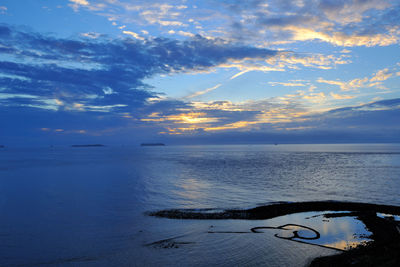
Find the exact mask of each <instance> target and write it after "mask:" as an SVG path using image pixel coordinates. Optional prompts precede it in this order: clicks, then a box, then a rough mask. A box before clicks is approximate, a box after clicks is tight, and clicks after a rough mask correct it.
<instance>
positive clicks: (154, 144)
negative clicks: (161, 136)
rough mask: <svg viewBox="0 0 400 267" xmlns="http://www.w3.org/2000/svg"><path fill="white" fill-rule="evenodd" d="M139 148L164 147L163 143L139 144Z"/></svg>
mask: <svg viewBox="0 0 400 267" xmlns="http://www.w3.org/2000/svg"><path fill="white" fill-rule="evenodd" d="M140 146H165V144H163V143H141V144H140Z"/></svg>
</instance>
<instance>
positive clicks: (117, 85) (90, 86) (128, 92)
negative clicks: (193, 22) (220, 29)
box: [0, 25, 277, 108]
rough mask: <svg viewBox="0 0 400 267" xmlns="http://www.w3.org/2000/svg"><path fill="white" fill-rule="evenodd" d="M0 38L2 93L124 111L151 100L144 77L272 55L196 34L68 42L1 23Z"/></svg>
mask: <svg viewBox="0 0 400 267" xmlns="http://www.w3.org/2000/svg"><path fill="white" fill-rule="evenodd" d="M0 36H1V39H0V44H1V47H2V48H3V51H2V52H3V57H2V60H1V61H0V73H2V74H3V75H4V74H5V75H7V77H6V78H4V77H3V78H1V79H0V85H1V86H3V88H5V92H7V93H13V94H21V93H24V94H32V95H35V96H41V97H48V98H58V99H59V100H62V101H65V102H77V101H86V102H87V103H89V102H90V103H91V104H96V105H106V104H107V105H111V104H125V105H128V108H132V107H137V106H140V103H144V102H145V101H146V99H148V98H149V97H152V96H154V93H153V92H151V91H149V89H150V88H149V86H147V85H146V84H144V83H143V79H145V78H149V77H152V76H154V75H157V74H167V73H172V72H173V73H176V72H186V71H197V70H207V69H209V68H212V67H215V66H217V65H219V64H222V63H225V62H228V61H230V60H241V59H244V58H267V57H270V56H273V55H275V54H276V53H277V52H275V51H272V50H268V49H259V48H254V47H246V46H235V45H233V44H230V43H226V42H224V41H223V40H208V39H206V38H203V37H201V36H196V37H194V38H192V39H190V40H187V41H177V40H172V39H166V38H155V39H149V40H146V41H144V42H142V41H136V40H132V39H107V37H100V38H98V39H95V40H93V39H76V40H70V39H60V38H55V37H51V36H45V35H41V34H38V33H34V32H28V31H21V30H18V29H15V28H12V27H9V26H7V25H2V26H1V28H0ZM21 78H22V79H21ZM105 88H106V89H105ZM105 92H109V93H105ZM95 96H97V97H95Z"/></svg>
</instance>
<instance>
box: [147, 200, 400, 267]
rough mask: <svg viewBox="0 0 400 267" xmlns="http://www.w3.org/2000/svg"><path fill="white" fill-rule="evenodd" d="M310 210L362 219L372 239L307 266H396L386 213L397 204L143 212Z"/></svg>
mask: <svg viewBox="0 0 400 267" xmlns="http://www.w3.org/2000/svg"><path fill="white" fill-rule="evenodd" d="M311 211H338V212H342V213H331V214H325V217H326V218H332V217H344V216H354V217H356V218H357V219H358V220H359V221H361V222H362V223H364V224H365V226H366V228H367V229H368V230H369V231H370V232H371V233H372V234H371V236H370V238H371V240H372V241H371V242H367V243H366V244H360V245H358V246H356V247H353V248H351V249H349V250H346V251H342V252H341V253H340V254H337V255H331V256H324V257H317V258H315V259H313V260H312V261H311V263H310V266H312V267H320V266H323V267H325V266H399V265H398V264H399V263H400V255H398V251H400V222H398V221H395V220H394V217H393V216H392V217H390V215H396V216H398V215H400V207H399V206H393V205H378V204H370V203H357V202H339V201H311V202H293V203H286V202H283V203H275V204H271V205H266V206H260V207H256V208H253V209H247V210H225V211H220V212H214V211H213V210H212V209H206V210H193V209H186V210H184V209H175V210H162V211H157V212H150V213H147V215H150V216H156V217H164V218H169V219H195V220H224V219H245V220H260V219H271V218H275V217H278V216H284V215H289V214H294V213H301V212H311ZM377 213H383V214H390V215H389V216H386V217H382V216H378V214H377ZM303 227H304V226H303ZM252 231H253V230H252ZM294 233H295V234H296V235H297V233H296V231H294ZM286 239H289V240H292V241H297V240H293V237H292V238H286ZM297 242H302V241H297Z"/></svg>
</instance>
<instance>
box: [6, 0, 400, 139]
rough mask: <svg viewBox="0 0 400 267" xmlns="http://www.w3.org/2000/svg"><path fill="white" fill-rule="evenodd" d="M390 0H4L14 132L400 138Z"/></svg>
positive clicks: (397, 11) (398, 66)
mask: <svg viewBox="0 0 400 267" xmlns="http://www.w3.org/2000/svg"><path fill="white" fill-rule="evenodd" d="M399 41H400V4H399V3H398V1H390V0H349V1H344V0H342V1H341V0H335V1H333V0H317V1H315V0H312V1H309V0H295V1H285V0H283V1H282V0H279V1H278V0H276V1H273V0H272V1H262V0H252V1H235V0H230V1H215V0H204V1H185V0H181V1H127V0H54V1H46V0H21V1H15V0H14V1H13V0H9V1H8V0H2V1H0V114H1V115H0V122H1V124H2V125H3V126H2V127H1V129H0V138H1V139H0V140H1V141H0V143H4V144H10V145H16V144H18V145H21V144H22V145H24V144H28V143H36V144H70V143H82V142H104V143H110V144H135V143H138V142H143V141H165V142H170V143H258V142H260V143H270V142H293V143H296V142H399V141H400V90H399V82H400V53H399V52H400V49H399Z"/></svg>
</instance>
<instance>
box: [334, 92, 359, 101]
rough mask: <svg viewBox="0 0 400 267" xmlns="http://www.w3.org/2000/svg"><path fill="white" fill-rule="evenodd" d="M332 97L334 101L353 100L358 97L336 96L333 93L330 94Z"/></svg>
mask: <svg viewBox="0 0 400 267" xmlns="http://www.w3.org/2000/svg"><path fill="white" fill-rule="evenodd" d="M330 95H331V96H332V97H333V98H334V99H338V100H342V99H352V98H355V97H356V96H351V95H339V94H335V93H333V92H331V93H330Z"/></svg>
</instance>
